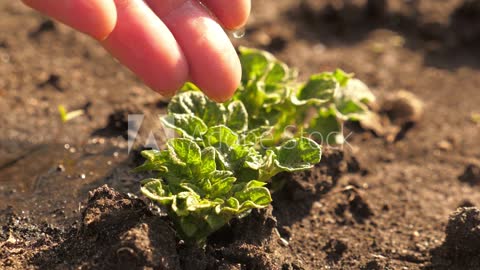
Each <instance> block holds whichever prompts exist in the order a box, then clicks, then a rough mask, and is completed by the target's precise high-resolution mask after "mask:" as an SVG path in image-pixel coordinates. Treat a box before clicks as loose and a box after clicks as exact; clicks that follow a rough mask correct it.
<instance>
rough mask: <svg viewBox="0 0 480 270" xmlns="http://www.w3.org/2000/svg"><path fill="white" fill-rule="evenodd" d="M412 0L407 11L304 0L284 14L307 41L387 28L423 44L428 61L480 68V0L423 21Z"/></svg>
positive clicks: (341, 39) (340, 39) (342, 40)
mask: <svg viewBox="0 0 480 270" xmlns="http://www.w3.org/2000/svg"><path fill="white" fill-rule="evenodd" d="M337 2H338V1H337ZM411 2H412V3H413V4H410V5H408V11H407V12H402V13H400V12H393V11H389V9H388V6H387V4H386V3H387V2H385V1H383V0H380V1H369V3H370V4H367V5H366V6H359V5H353V4H351V3H350V2H348V1H344V2H343V5H341V7H334V6H333V5H332V4H327V5H320V4H319V3H320V1H314V0H304V1H302V2H301V3H300V4H299V6H298V8H296V9H292V10H289V11H288V12H287V13H286V14H285V16H286V17H287V18H289V19H290V20H291V21H292V23H296V24H299V27H297V28H296V37H297V38H298V39H303V40H307V41H308V42H311V43H318V42H322V43H324V44H326V45H327V46H337V47H338V46H344V45H351V44H354V43H358V42H362V41H364V40H366V39H368V35H369V34H370V33H371V32H373V31H375V30H379V29H388V30H391V31H394V32H397V33H399V34H400V35H401V36H403V37H404V38H405V46H406V47H407V48H409V49H412V50H423V51H424V62H425V64H426V65H428V66H432V67H436V68H441V69H449V70H454V69H457V68H460V67H464V66H466V67H472V68H477V69H478V68H480V61H478V59H480V51H479V50H478V46H479V45H480V4H478V3H480V1H476V2H475V1H465V3H464V4H463V5H460V6H458V7H456V8H455V9H454V10H453V11H452V12H451V14H450V17H449V18H448V20H447V21H448V22H447V23H439V22H428V21H425V20H424V19H423V18H422V15H420V11H419V8H418V5H417V4H415V2H417V1H411ZM277 43H278V42H277Z"/></svg>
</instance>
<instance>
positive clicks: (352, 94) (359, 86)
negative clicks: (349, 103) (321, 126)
mask: <svg viewBox="0 0 480 270" xmlns="http://www.w3.org/2000/svg"><path fill="white" fill-rule="evenodd" d="M335 99H337V100H353V101H359V102H362V103H365V104H368V103H370V102H373V101H375V95H374V94H373V93H372V92H371V91H370V89H369V88H368V86H367V85H366V84H364V83H363V82H362V81H360V80H358V79H350V80H348V83H347V84H346V85H345V86H343V87H340V89H339V90H338V91H337V93H335Z"/></svg>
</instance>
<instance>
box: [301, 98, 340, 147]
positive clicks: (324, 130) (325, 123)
mask: <svg viewBox="0 0 480 270" xmlns="http://www.w3.org/2000/svg"><path fill="white" fill-rule="evenodd" d="M307 131H308V134H309V136H310V138H313V139H315V140H316V141H320V142H322V143H328V144H341V143H343V135H342V126H341V123H340V121H339V120H338V119H337V111H336V109H335V106H331V107H329V108H320V110H319V112H318V114H317V116H316V117H315V118H313V119H312V120H311V121H310V124H309V126H308V129H307Z"/></svg>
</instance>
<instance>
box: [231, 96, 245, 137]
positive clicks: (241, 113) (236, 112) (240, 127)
mask: <svg viewBox="0 0 480 270" xmlns="http://www.w3.org/2000/svg"><path fill="white" fill-rule="evenodd" d="M227 126H228V127H229V128H231V129H232V130H235V131H237V132H243V131H246V130H247V129H248V113H247V110H246V109H245V106H244V105H243V103H242V102H241V101H238V100H236V101H233V102H232V103H230V104H229V105H228V118H227Z"/></svg>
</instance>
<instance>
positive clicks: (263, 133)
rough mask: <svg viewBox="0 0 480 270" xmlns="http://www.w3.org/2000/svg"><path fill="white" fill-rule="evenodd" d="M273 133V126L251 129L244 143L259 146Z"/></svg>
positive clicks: (244, 138)
mask: <svg viewBox="0 0 480 270" xmlns="http://www.w3.org/2000/svg"><path fill="white" fill-rule="evenodd" d="M271 132H272V127H271V126H261V127H258V128H255V129H251V130H249V131H247V134H245V136H244V137H243V139H242V141H243V143H244V144H249V145H258V144H260V143H261V142H262V140H264V139H265V138H267V137H268V135H271Z"/></svg>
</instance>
